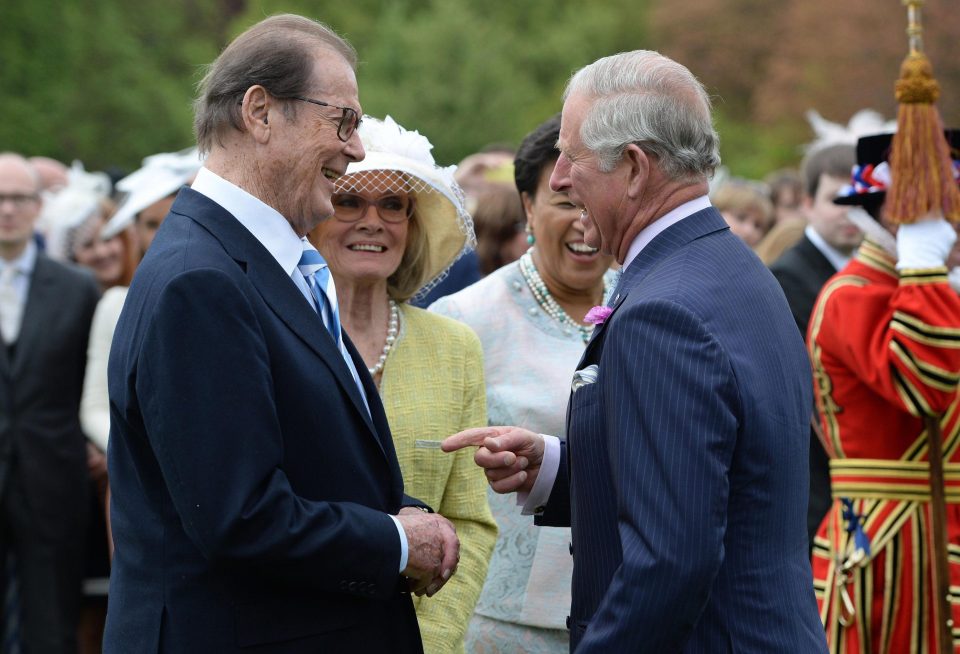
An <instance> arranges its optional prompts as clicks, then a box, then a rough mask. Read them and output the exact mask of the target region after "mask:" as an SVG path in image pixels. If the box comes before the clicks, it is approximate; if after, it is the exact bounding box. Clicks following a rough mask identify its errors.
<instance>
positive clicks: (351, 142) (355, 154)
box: [343, 130, 367, 161]
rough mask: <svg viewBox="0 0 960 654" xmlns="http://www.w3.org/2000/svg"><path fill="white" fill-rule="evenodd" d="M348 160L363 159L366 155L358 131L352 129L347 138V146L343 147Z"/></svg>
mask: <svg viewBox="0 0 960 654" xmlns="http://www.w3.org/2000/svg"><path fill="white" fill-rule="evenodd" d="M343 153H344V154H345V155H347V158H348V159H350V161H363V159H364V157H366V156H367V151H366V150H364V149H363V142H362V141H361V140H360V131H359V130H354V131H353V134H351V135H350V138H349V139H348V140H347V146H346V147H345V148H344V149H343Z"/></svg>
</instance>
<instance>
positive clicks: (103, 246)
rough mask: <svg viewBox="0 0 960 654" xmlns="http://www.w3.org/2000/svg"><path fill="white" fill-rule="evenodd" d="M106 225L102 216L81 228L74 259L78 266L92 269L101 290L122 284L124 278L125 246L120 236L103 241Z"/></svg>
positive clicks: (89, 221)
mask: <svg viewBox="0 0 960 654" xmlns="http://www.w3.org/2000/svg"><path fill="white" fill-rule="evenodd" d="M105 224H106V220H105V219H104V217H103V215H102V214H98V215H97V216H95V217H94V218H91V219H89V220H88V221H87V223H86V224H85V225H84V226H83V227H80V228H79V229H80V232H79V233H78V234H77V240H76V243H75V245H74V247H73V253H72V255H73V259H74V261H76V262H77V264H79V265H81V266H83V267H85V268H88V269H90V270H91V271H92V272H93V276H94V277H96V278H97V283H99V284H100V288H104V289H106V288H110V287H111V286H115V285H117V284H119V283H120V281H121V280H120V278H121V277H122V276H123V266H124V244H123V239H122V237H121V236H120V235H119V234H118V235H116V236H114V237H113V238H110V239H107V240H103V239H101V238H100V232H101V231H102V230H103V226H104V225H105Z"/></svg>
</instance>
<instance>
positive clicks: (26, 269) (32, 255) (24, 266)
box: [0, 236, 37, 277]
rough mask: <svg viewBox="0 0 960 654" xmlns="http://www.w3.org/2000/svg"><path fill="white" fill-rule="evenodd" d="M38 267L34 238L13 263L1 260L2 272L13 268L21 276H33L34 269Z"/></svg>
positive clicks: (0, 267)
mask: <svg viewBox="0 0 960 654" xmlns="http://www.w3.org/2000/svg"><path fill="white" fill-rule="evenodd" d="M36 265H37V243H36V241H34V239H33V237H32V236H31V237H30V240H29V241H27V247H26V248H24V250H23V252H22V253H21V254H20V256H19V257H17V258H16V259H14V260H13V261H9V262H8V261H4V260H3V259H0V270H3V269H4V268H7V267H8V266H9V267H12V268H14V269H15V270H16V271H17V272H19V273H20V274H21V275H24V276H25V277H29V276H31V275H32V274H33V269H34V268H35V267H36Z"/></svg>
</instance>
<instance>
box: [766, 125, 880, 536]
mask: <svg viewBox="0 0 960 654" xmlns="http://www.w3.org/2000/svg"><path fill="white" fill-rule="evenodd" d="M855 163H856V153H855V151H854V146H853V145H852V144H847V143H837V144H834V145H828V146H825V147H822V148H818V149H816V150H812V151H811V152H809V153H808V154H807V155H806V156H805V157H804V159H803V162H802V163H801V165H800V173H801V176H802V178H803V190H804V197H803V201H802V205H801V206H802V209H801V210H802V212H803V215H804V217H805V218H806V219H807V223H808V224H807V227H806V229H804V233H803V238H801V239H800V242H799V243H797V244H796V245H794V246H793V247H792V248H790V249H789V250H787V251H786V252H784V253H783V255H781V256H780V258H779V259H777V260H776V261H774V262H773V263H772V264H771V265H770V272H772V273H773V276H774V277H776V278H777V281H778V282H780V287H781V288H782V289H783V294H784V295H785V296H786V297H787V304H789V305H790V312H791V313H792V314H793V319H794V320H795V321H796V323H797V327H798V328H799V329H800V334H801V336H803V338H804V339H806V337H807V323H808V322H809V320H810V313H811V312H812V311H813V304H814V302H816V300H817V295H819V294H820V289H821V288H823V285H824V284H826V283H827V280H828V279H830V277H832V276H833V274H834V273H836V272H837V271H838V270H840V269H841V268H843V267H844V266H846V265H847V263H848V262H849V261H850V257H851V256H852V255H853V251H854V250H855V249H856V247H857V246H858V245H859V244H860V241H861V239H862V238H863V234H862V233H861V232H860V230H859V229H858V228H857V226H856V225H854V224H853V223H852V222H850V220H849V219H848V218H847V208H846V207H843V206H840V205H837V204H834V203H833V199H834V198H835V197H837V194H838V193H839V192H840V189H842V188H843V187H844V186H846V185H847V184H849V183H850V171H851V169H852V168H853V165H854V164H855ZM829 460H830V459H829V457H828V456H827V453H826V451H824V449H823V445H822V444H821V443H820V439H818V438H817V436H816V434H815V432H814V431H813V430H812V429H811V431H810V501H809V505H808V507H807V537H808V543H809V546H808V547H809V549H812V548H813V537H814V536H815V535H816V533H817V529H818V528H819V527H820V521H821V520H823V516H825V515H826V513H827V510H828V509H829V508H830V504H831V503H832V502H833V498H832V496H831V495H830V464H829Z"/></svg>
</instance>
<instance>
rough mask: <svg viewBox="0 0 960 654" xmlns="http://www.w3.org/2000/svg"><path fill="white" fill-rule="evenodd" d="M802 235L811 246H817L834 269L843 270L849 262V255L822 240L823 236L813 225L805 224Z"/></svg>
mask: <svg viewBox="0 0 960 654" xmlns="http://www.w3.org/2000/svg"><path fill="white" fill-rule="evenodd" d="M803 235H804V236H806V237H807V239H809V241H810V242H811V243H813V247H815V248H817V250H819V251H820V254H822V255H823V256H824V257H826V258H827V261H829V262H830V265H831V266H833V267H834V269H835V270H843V267H844V266H846V265H847V264H848V263H850V257H849V256H848V255H846V254H844V253H843V252H841V251H840V250H838V249H837V248H835V247H833V246H832V245H830V244H829V243H827V242H826V241H825V240H823V237H822V236H820V233H819V232H818V231H817V230H815V229H814V228H813V225H807V226H806V227H805V228H804V230H803Z"/></svg>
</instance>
